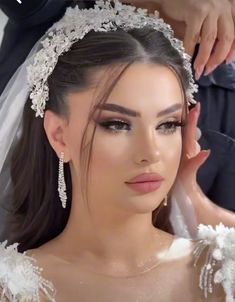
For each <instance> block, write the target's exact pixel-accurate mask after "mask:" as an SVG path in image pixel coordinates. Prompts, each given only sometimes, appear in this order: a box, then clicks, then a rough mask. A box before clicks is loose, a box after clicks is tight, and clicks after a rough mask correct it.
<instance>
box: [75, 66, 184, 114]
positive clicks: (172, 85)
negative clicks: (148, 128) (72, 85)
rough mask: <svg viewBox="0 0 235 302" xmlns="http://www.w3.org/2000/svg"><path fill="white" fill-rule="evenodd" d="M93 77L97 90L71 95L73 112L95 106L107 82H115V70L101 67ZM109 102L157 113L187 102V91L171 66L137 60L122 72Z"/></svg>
mask: <svg viewBox="0 0 235 302" xmlns="http://www.w3.org/2000/svg"><path fill="white" fill-rule="evenodd" d="M94 79H95V81H94V82H96V83H98V84H96V89H94V88H92V89H88V90H87V91H84V92H81V93H80V92H78V93H73V94H71V95H70V96H69V103H70V106H71V109H72V111H73V112H76V111H77V109H78V108H79V111H80V113H81V112H82V111H83V110H85V111H86V112H88V111H89V110H90V109H91V108H92V104H94V105H95V99H98V101H99V97H98V95H102V94H103V92H105V90H106V89H108V86H107V82H110V81H111V82H112V72H109V71H107V70H101V71H99V72H96V73H95V75H94ZM114 80H115V75H114ZM79 100H80V101H79ZM106 103H115V104H119V105H122V106H126V107H129V108H132V109H134V110H136V111H140V112H142V111H143V112H147V111H148V112H149V113H151V112H152V113H154V115H156V112H158V111H161V110H164V109H165V108H167V107H170V106H172V105H174V104H176V103H180V104H184V94H183V90H182V86H181V83H180V80H179V78H178V76H177V75H176V73H175V72H174V71H173V70H172V69H171V68H168V67H166V66H162V65H158V64H152V63H134V64H132V65H131V66H129V67H128V68H127V69H126V70H125V71H124V72H123V73H122V75H121V77H120V78H119V79H118V81H117V82H116V83H115V85H114V87H113V89H112V90H111V93H110V94H109V96H108V99H107V102H106ZM70 111H71V110H70ZM84 114H85V113H84Z"/></svg>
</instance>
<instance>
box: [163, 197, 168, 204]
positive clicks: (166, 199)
mask: <svg viewBox="0 0 235 302" xmlns="http://www.w3.org/2000/svg"><path fill="white" fill-rule="evenodd" d="M167 203H168V198H167V195H166V197H165V198H164V201H163V205H164V207H167Z"/></svg>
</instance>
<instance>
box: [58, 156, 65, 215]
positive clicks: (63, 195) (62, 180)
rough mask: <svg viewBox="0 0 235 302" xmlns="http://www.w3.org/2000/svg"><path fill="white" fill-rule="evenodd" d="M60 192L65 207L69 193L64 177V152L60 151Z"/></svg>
mask: <svg viewBox="0 0 235 302" xmlns="http://www.w3.org/2000/svg"><path fill="white" fill-rule="evenodd" d="M58 192H59V197H60V200H61V204H62V207H63V208H64V209H65V208H66V202H67V194H66V184H65V179H64V152H61V153H60V160H59V177H58Z"/></svg>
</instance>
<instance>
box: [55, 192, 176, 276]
mask: <svg viewBox="0 0 235 302" xmlns="http://www.w3.org/2000/svg"><path fill="white" fill-rule="evenodd" d="M82 204H83V205H84V204H85V203H84V202H81V201H79V199H78V198H76V197H75V196H74V198H73V201H72V209H71V214H70V218H69V221H68V223H67V226H66V228H65V230H64V231H63V233H62V234H61V235H60V236H59V237H58V239H59V240H60V241H61V244H60V246H61V248H62V250H61V251H62V253H63V250H64V255H73V257H75V258H76V257H77V258H78V259H81V260H82V261H81V262H82V263H83V264H84V263H90V265H91V267H92V268H94V267H97V270H98V271H103V272H104V271H105V272H106V273H107V272H108V274H113V272H114V271H115V274H116V273H117V274H119V273H120V274H122V273H123V274H128V273H130V272H137V271H141V269H142V266H143V268H146V265H147V267H148V266H150V267H151V265H152V266H154V264H155V263H156V262H157V260H158V258H159V257H160V254H161V253H164V250H165V248H166V247H168V246H169V242H171V241H172V237H171V236H166V234H165V233H164V232H162V231H160V230H158V229H156V228H155V227H154V226H153V225H152V213H147V214H131V215H130V214H126V212H117V211H115V210H113V211H110V209H107V208H106V207H103V208H105V209H102V210H101V209H99V210H97V211H93V212H94V213H95V215H93V212H92V211H90V212H89V211H88V208H87V207H86V204H85V206H81V205H82ZM100 208H102V207H100ZM117 271H119V272H117Z"/></svg>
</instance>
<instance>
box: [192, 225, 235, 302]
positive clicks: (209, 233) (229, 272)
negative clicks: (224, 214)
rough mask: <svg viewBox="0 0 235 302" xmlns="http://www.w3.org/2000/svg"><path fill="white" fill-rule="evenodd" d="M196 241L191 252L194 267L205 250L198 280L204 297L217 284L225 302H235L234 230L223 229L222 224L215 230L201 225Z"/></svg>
mask: <svg viewBox="0 0 235 302" xmlns="http://www.w3.org/2000/svg"><path fill="white" fill-rule="evenodd" d="M198 239H199V241H198V243H197V245H196V248H195V250H194V252H193V254H194V257H195V261H194V265H195V266H196V265H197V263H198V260H199V258H200V257H201V255H202V253H203V252H205V251H206V249H207V251H206V260H205V264H204V265H203V266H202V268H201V273H200V279H199V287H200V288H201V289H202V290H203V293H204V297H205V298H207V297H208V294H210V293H212V292H213V285H214V284H216V283H219V284H221V285H222V287H223V289H224V292H225V296H226V300H225V301H226V302H235V296H234V294H235V228H228V227H225V226H224V225H223V224H222V223H220V224H219V225H217V226H216V227H215V228H213V227H212V226H206V225H202V224H201V225H199V227H198ZM217 267H219V268H218V269H217ZM216 269H217V270H216Z"/></svg>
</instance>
